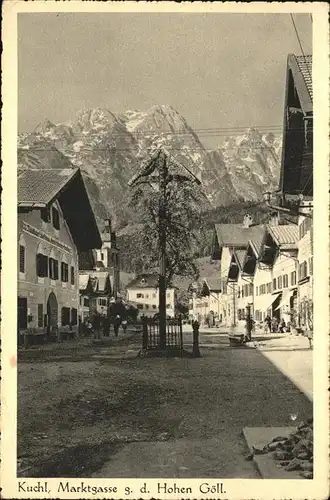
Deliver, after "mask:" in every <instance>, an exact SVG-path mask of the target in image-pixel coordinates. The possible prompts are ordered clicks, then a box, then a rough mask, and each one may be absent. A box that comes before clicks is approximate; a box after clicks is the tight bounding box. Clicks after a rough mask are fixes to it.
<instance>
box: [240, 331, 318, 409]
mask: <svg viewBox="0 0 330 500" xmlns="http://www.w3.org/2000/svg"><path fill="white" fill-rule="evenodd" d="M246 345H247V347H250V348H255V349H258V350H259V351H261V352H262V354H263V355H264V356H265V357H266V358H267V359H268V360H269V361H271V362H272V363H273V364H274V365H275V366H276V367H277V368H278V369H279V370H280V371H281V372H282V373H283V374H284V375H285V376H286V377H288V379H289V380H291V381H292V382H293V383H294V384H295V386H296V387H298V388H299V389H300V391H301V392H303V393H304V394H305V395H306V396H307V397H308V399H309V400H310V401H312V400H313V350H312V349H310V347H309V341H308V339H307V338H306V337H304V336H302V335H288V334H285V335H284V336H283V337H282V338H272V339H270V340H265V336H263V340H262V341H259V340H258V338H256V339H255V340H252V342H248V343H247V344H246Z"/></svg>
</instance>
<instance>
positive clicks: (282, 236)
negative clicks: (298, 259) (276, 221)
mask: <svg viewBox="0 0 330 500" xmlns="http://www.w3.org/2000/svg"><path fill="white" fill-rule="evenodd" d="M267 231H268V232H269V234H270V235H271V237H272V238H273V240H274V242H275V243H276V245H277V246H278V247H279V248H283V249H285V248H286V249H288V248H295V246H296V245H297V243H298V240H299V230H298V226H296V225H293V224H286V225H283V226H270V225H268V226H267Z"/></svg>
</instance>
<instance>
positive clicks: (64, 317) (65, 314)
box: [61, 307, 70, 326]
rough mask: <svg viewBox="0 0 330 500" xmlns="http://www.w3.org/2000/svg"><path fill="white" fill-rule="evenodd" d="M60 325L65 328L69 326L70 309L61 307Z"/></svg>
mask: <svg viewBox="0 0 330 500" xmlns="http://www.w3.org/2000/svg"><path fill="white" fill-rule="evenodd" d="M61 323H62V326H67V325H69V324H70V307H62V312H61Z"/></svg>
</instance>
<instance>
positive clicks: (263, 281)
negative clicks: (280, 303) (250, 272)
mask: <svg viewBox="0 0 330 500" xmlns="http://www.w3.org/2000/svg"><path fill="white" fill-rule="evenodd" d="M271 283H272V271H271V269H270V268H264V267H262V266H260V264H257V266H256V270H255V274H254V279H253V284H254V319H255V321H256V322H257V323H259V322H262V321H264V319H265V317H266V316H267V311H268V309H269V308H270V305H271V302H272V288H271V285H269V284H271ZM267 284H268V287H267ZM260 287H262V288H260ZM264 291H265V293H264Z"/></svg>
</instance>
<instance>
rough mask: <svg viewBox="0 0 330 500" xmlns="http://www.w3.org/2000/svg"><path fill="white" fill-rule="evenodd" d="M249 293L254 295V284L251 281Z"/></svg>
mask: <svg viewBox="0 0 330 500" xmlns="http://www.w3.org/2000/svg"><path fill="white" fill-rule="evenodd" d="M249 295H253V284H252V283H250V285H249Z"/></svg>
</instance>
